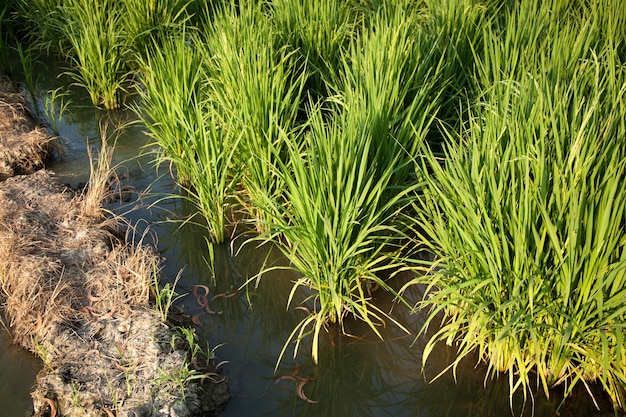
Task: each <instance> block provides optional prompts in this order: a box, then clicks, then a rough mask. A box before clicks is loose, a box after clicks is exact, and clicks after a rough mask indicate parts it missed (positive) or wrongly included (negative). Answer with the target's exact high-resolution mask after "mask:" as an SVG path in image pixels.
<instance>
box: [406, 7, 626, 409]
mask: <svg viewBox="0 0 626 417" xmlns="http://www.w3.org/2000/svg"><path fill="white" fill-rule="evenodd" d="M523 3H525V4H523V5H520V6H518V7H517V8H514V9H513V10H511V11H510V12H509V14H508V15H507V17H506V19H504V20H503V22H504V23H503V25H505V28H504V29H503V27H502V26H500V23H496V24H494V25H493V26H491V27H488V28H487V29H486V31H485V37H484V56H483V57H478V58H477V61H478V62H479V68H480V72H479V74H478V79H479V80H480V88H481V91H482V96H481V97H480V100H478V101H477V102H476V103H470V108H469V109H468V110H467V117H466V118H465V119H464V120H463V123H462V125H461V127H460V128H459V130H458V131H456V132H455V131H452V130H446V131H445V134H446V137H447V140H446V143H445V146H444V153H443V158H442V159H441V158H439V157H438V156H437V155H435V154H434V153H433V152H432V151H430V150H429V149H426V148H425V149H424V158H423V159H422V162H421V164H420V172H423V173H427V174H425V175H424V176H423V178H424V180H425V181H426V183H427V186H426V188H425V190H424V192H423V194H420V195H419V196H418V200H417V202H416V204H415V207H414V208H415V211H416V213H417V215H416V216H415V218H414V221H415V225H416V231H417V234H418V235H420V236H421V240H420V244H421V245H424V246H425V247H426V248H428V250H429V251H430V252H432V253H433V254H434V255H435V261H434V262H432V263H430V264H428V265H427V266H428V268H427V271H426V272H427V273H426V274H425V275H424V276H422V277H420V278H418V279H416V280H415V281H414V282H415V283H423V284H426V285H428V294H427V297H426V298H425V299H424V301H423V302H422V303H421V305H420V307H422V308H429V309H431V313H430V315H429V317H428V322H427V325H428V324H430V325H433V326H435V325H439V324H440V325H441V327H440V328H438V330H436V332H435V335H434V336H433V337H432V338H431V339H430V340H429V342H428V343H427V345H426V348H425V351H424V361H426V360H427V359H428V357H429V355H430V353H431V352H432V350H433V349H434V348H435V346H436V345H437V344H438V343H440V342H446V343H448V344H454V345H455V346H457V347H458V352H459V355H458V357H457V359H455V361H454V362H453V364H452V365H451V366H452V367H455V366H456V364H458V363H459V362H460V361H461V359H462V358H463V357H465V356H467V355H468V354H470V353H471V352H478V354H479V355H480V357H481V358H482V359H483V360H485V361H486V362H487V363H488V365H489V369H490V371H491V373H492V374H494V375H495V374H498V373H500V372H507V373H508V377H509V381H510V392H511V395H512V394H513V393H514V392H515V391H517V390H520V389H521V390H523V391H524V392H525V393H526V392H529V391H530V390H531V388H532V387H533V386H537V387H538V388H540V389H543V390H544V391H545V393H546V395H549V391H550V389H551V388H552V387H554V386H556V385H563V386H564V387H565V392H566V394H567V393H569V392H571V390H572V389H573V388H574V387H575V386H576V385H577V384H585V385H586V384H589V383H591V382H598V383H600V384H601V385H602V386H603V388H604V389H605V391H606V392H607V393H608V395H609V396H610V398H611V400H612V401H613V403H614V405H615V406H616V407H621V408H624V406H625V405H626V403H625V398H624V389H625V388H626V376H625V375H624V369H625V367H626V350H625V349H624V339H625V337H626V330H625V327H624V323H625V319H626V304H624V297H626V289H625V286H624V284H625V283H626V232H625V231H626V187H625V186H624V184H625V182H624V181H625V180H626V148H625V147H624V145H623V138H624V137H625V134H626V123H625V122H624V120H626V119H625V116H626V97H625V94H626V71H625V68H626V67H625V66H624V62H623V60H622V58H623V56H620V54H619V48H616V46H618V45H615V44H612V42H611V41H608V40H606V38H604V35H603V34H602V30H601V29H600V27H601V25H600V24H599V23H600V22H601V21H603V18H602V16H605V15H603V13H604V12H605V10H606V13H614V12H617V11H616V10H614V9H611V7H608V6H607V5H601V6H597V8H595V9H593V10H590V9H584V10H583V11H582V12H579V11H576V10H574V11H572V10H567V13H565V12H563V14H562V15H558V14H557V16H556V17H555V15H554V14H553V11H550V12H548V11H547V8H545V6H542V4H541V2H523ZM529 6H532V7H529ZM572 13H579V14H578V15H572ZM620 13H621V14H620ZM623 15H624V12H617V14H616V16H622V17H621V18H623ZM583 17H584V18H583ZM605 17H606V16H605ZM621 18H620V19H621ZM616 20H619V19H616ZM539 28H541V30H540V31H539V32H537V30H538V29H539ZM614 29H616V28H614ZM538 33H541V34H542V36H541V37H540V36H539V35H538ZM622 38H623V35H622ZM613 39H615V38H613ZM620 42H622V41H621V40H620ZM516 57H518V58H519V59H517V58H516ZM511 62H517V63H516V64H515V65H511V64H510V63H511ZM422 331H425V329H423V330H422Z"/></svg>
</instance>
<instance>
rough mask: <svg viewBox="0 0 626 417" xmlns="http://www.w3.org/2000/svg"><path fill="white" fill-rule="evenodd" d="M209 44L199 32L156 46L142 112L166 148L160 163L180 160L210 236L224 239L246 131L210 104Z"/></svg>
mask: <svg viewBox="0 0 626 417" xmlns="http://www.w3.org/2000/svg"><path fill="white" fill-rule="evenodd" d="M203 48H205V45H204V44H203V42H202V40H201V39H200V37H199V36H197V35H196V34H188V35H185V34H183V35H182V36H177V37H176V38H174V39H172V40H171V41H170V42H165V43H164V44H163V45H162V47H161V48H157V49H155V51H154V52H153V53H152V54H151V55H150V57H148V58H147V59H146V60H145V63H144V64H142V65H143V67H144V74H143V85H144V88H145V90H144V91H143V92H142V93H141V95H142V99H143V100H142V107H141V108H138V109H137V111H138V114H139V115H140V117H141V118H142V119H143V120H144V122H145V123H146V126H147V127H148V129H149V131H150V134H151V135H152V137H153V138H154V139H155V140H156V142H157V143H158V144H159V145H160V146H161V148H162V149H163V152H162V153H161V154H160V156H159V157H158V161H159V163H163V162H166V161H167V162H170V163H173V164H174V166H175V167H176V170H177V174H178V178H179V183H180V184H181V186H183V187H184V188H185V190H186V191H187V193H188V198H190V200H191V201H192V202H193V203H194V204H195V205H196V206H197V208H198V210H199V212H200V214H202V215H203V216H204V218H205V219H206V223H207V228H208V231H209V240H211V241H214V242H218V243H221V242H223V241H224V240H225V239H226V232H225V228H226V224H227V222H228V216H229V215H230V209H229V204H230V201H231V200H232V198H233V197H232V196H233V194H234V191H235V187H236V184H237V179H238V177H239V175H240V174H239V173H240V171H241V170H240V169H238V168H237V161H236V160H235V157H236V156H237V152H238V147H239V142H240V137H241V135H242V133H238V132H237V131H236V130H235V129H233V128H232V123H231V122H230V121H229V119H228V115H226V114H225V115H222V116H220V117H218V115H217V114H216V113H215V112H213V111H212V110H211V108H210V104H209V99H210V96H209V93H208V88H207V83H208V81H207V75H206V71H207V70H206V64H205V61H206V60H207V59H208V58H207V57H205V54H204V53H203Z"/></svg>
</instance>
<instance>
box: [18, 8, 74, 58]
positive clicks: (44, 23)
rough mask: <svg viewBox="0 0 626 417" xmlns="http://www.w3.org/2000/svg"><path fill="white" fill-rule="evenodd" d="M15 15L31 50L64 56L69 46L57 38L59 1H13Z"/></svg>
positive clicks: (61, 38) (60, 38) (59, 37)
mask: <svg viewBox="0 0 626 417" xmlns="http://www.w3.org/2000/svg"><path fill="white" fill-rule="evenodd" d="M13 3H14V7H15V12H16V13H15V15H16V18H17V19H18V20H19V22H20V23H21V24H22V25H23V27H24V29H25V32H26V36H27V40H28V42H29V45H31V46H32V47H33V48H37V49H41V50H45V51H47V52H50V53H57V54H59V55H61V56H65V53H66V52H67V51H68V49H69V48H68V47H69V45H67V44H66V43H64V38H63V37H61V36H59V31H58V19H59V18H60V16H59V12H60V10H59V6H60V5H61V3H62V2H61V0H13Z"/></svg>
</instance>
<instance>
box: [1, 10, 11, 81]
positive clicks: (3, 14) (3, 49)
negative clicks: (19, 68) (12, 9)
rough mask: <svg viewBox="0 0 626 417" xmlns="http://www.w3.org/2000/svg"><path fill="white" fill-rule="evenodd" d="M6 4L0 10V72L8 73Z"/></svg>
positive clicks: (7, 16)
mask: <svg viewBox="0 0 626 417" xmlns="http://www.w3.org/2000/svg"><path fill="white" fill-rule="evenodd" d="M10 5H11V4H10V3H7V4H6V5H5V6H4V7H2V8H0V72H8V71H9V66H10V65H9V45H8V42H7V40H8V29H7V26H8V21H9V6H10Z"/></svg>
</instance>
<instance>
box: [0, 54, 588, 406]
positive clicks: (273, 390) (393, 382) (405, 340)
mask: <svg viewBox="0 0 626 417" xmlns="http://www.w3.org/2000/svg"><path fill="white" fill-rule="evenodd" d="M58 72H59V70H58V68H55V67H54V65H49V66H48V67H47V68H46V69H42V71H41V73H39V75H38V80H39V85H40V86H41V88H42V90H41V92H40V93H38V94H40V95H43V94H45V91H47V90H49V89H52V88H56V87H57V86H59V85H64V83H67V80H64V79H63V78H57V77H56V74H57V73H58ZM78 94H79V95H78V96H77V97H78V98H76V97H74V103H73V105H72V106H71V107H70V109H69V111H68V113H67V114H66V116H65V118H64V119H63V123H62V124H61V127H60V134H61V135H62V137H63V138H64V139H65V141H66V143H65V146H66V148H67V151H66V153H65V155H64V158H63V161H62V162H59V163H57V164H55V165H54V166H52V167H51V169H52V171H54V172H55V173H56V174H57V176H58V177H60V178H61V179H62V181H64V182H66V183H68V184H70V185H72V186H77V185H78V184H80V183H84V182H86V181H87V179H88V174H89V161H88V158H87V148H88V147H93V148H94V149H97V148H98V146H99V144H100V141H101V135H100V128H99V126H102V125H107V126H108V128H107V131H108V132H109V133H112V131H113V128H115V127H116V126H120V125H123V124H125V122H128V121H130V120H132V114H131V113H130V112H118V113H107V112H101V111H98V110H95V109H93V107H92V106H90V105H89V103H88V101H87V99H86V97H85V95H84V94H82V95H80V94H81V93H80V92H79V93H78ZM119 133H120V134H119V137H117V143H116V151H115V158H114V159H115V163H116V164H119V169H118V172H119V173H120V174H121V175H122V176H123V178H124V181H127V182H128V183H129V184H131V185H132V186H134V187H136V189H137V190H139V191H141V190H145V189H147V188H149V189H150V190H151V194H145V193H144V194H135V195H133V198H132V200H131V201H130V202H126V203H123V202H117V203H113V204H111V205H110V206H109V208H111V209H112V210H114V211H116V212H119V213H126V215H127V218H128V219H129V220H130V221H131V223H132V224H134V225H135V226H136V227H137V233H136V235H135V236H136V238H137V239H139V238H143V240H144V242H146V243H152V244H154V245H155V246H156V247H157V248H158V249H159V251H160V253H161V254H162V256H163V257H164V259H165V260H166V261H165V263H164V268H163V279H164V280H168V281H170V282H172V281H173V280H174V279H175V277H177V276H179V275H180V281H179V282H178V287H177V289H178V292H179V293H181V294H185V293H189V292H191V291H192V288H193V286H194V285H207V286H208V287H209V288H210V291H211V294H212V295H216V294H233V293H234V292H235V290H236V289H237V288H239V287H240V286H241V285H242V284H243V283H244V282H246V281H247V280H250V279H253V278H254V277H255V276H256V274H257V273H258V271H259V268H260V266H261V265H262V264H263V263H264V262H266V263H268V264H270V265H276V266H285V265H286V262H285V259H284V258H283V257H282V256H280V254H279V253H277V252H276V251H275V250H274V251H273V250H271V249H270V248H256V247H254V246H253V245H249V246H245V247H243V248H242V247H240V246H239V244H238V243H237V242H234V243H233V244H232V245H219V246H216V247H215V251H214V256H215V259H216V262H215V269H214V270H211V269H209V268H208V267H207V264H206V262H205V260H206V259H208V258H209V253H208V250H207V245H206V241H205V238H204V230H203V229H202V227H199V226H196V225H194V224H193V223H186V224H184V225H183V224H182V223H180V221H182V220H184V219H186V218H187V217H188V216H189V214H190V213H191V212H192V211H193V209H192V208H191V207H190V205H189V203H188V202H186V201H185V200H184V199H180V198H179V199H165V200H162V199H161V197H162V196H164V195H169V194H172V193H175V192H176V187H175V183H174V181H173V180H172V178H171V176H170V175H169V174H168V172H167V170H165V171H163V172H160V173H159V175H157V173H156V171H155V169H154V167H152V166H151V164H150V162H151V159H152V156H151V155H149V154H147V155H142V156H139V157H138V154H139V153H140V151H141V150H142V149H143V150H146V149H145V145H146V144H147V143H148V138H147V137H146V136H145V135H144V133H143V132H142V130H141V126H139V125H134V126H131V127H126V128H125V129H123V130H121V131H120V132H119ZM157 202H158V204H156V203H157ZM154 204H156V205H154ZM131 208H132V209H133V210H130V209H131ZM177 221H178V222H177ZM146 231H148V232H149V233H148V234H146V233H145V232H146ZM296 278H297V275H296V274H295V273H294V272H291V271H286V270H280V269H278V270H275V271H273V272H272V273H268V274H266V276H264V277H263V278H262V279H261V280H260V281H259V282H258V285H256V286H254V285H252V286H249V287H248V288H249V289H248V291H240V292H238V293H237V294H236V295H235V296H233V297H230V298H227V297H220V298H217V299H215V300H213V301H212V304H211V308H212V309H213V310H215V311H217V312H218V313H217V314H211V315H208V314H205V315H203V316H200V317H199V320H200V322H201V324H202V325H201V326H198V327H197V329H196V331H197V333H198V335H199V337H200V339H201V341H202V343H203V344H204V343H207V344H208V346H209V349H215V355H216V357H217V358H216V362H222V361H223V364H222V365H221V366H220V369H221V372H222V373H223V374H224V375H227V376H228V377H229V379H230V382H231V386H230V387H231V391H232V395H233V398H232V400H231V401H230V402H229V403H228V405H227V407H226V409H225V410H224V412H223V413H222V416H224V417H235V416H302V417H305V416H306V417H309V416H310V417H321V416H324V417H329V416H330V417H332V416H342V417H348V416H372V417H383V416H393V417H405V416H406V417H409V416H424V417H427V416H428V417H431V416H432V417H434V416H446V415H449V416H480V417H488V416H510V415H511V414H512V413H511V406H510V403H509V397H508V381H507V380H506V378H500V379H499V380H496V381H489V382H488V383H487V384H486V385H485V383H484V378H485V369H484V367H482V366H476V365H475V363H474V362H473V361H471V360H468V361H465V362H464V363H463V364H462V365H461V366H460V367H459V369H458V372H457V378H456V381H455V378H454V377H453V375H452V373H451V372H447V373H445V374H443V376H441V377H440V378H439V379H437V380H436V381H434V382H428V381H430V380H431V379H432V378H433V377H434V376H436V375H437V374H438V373H439V372H440V371H441V370H443V369H444V368H445V367H446V365H447V364H449V363H450V362H451V361H452V360H453V359H454V352H453V351H452V350H451V349H450V348H447V347H445V346H440V347H438V348H437V349H436V351H435V352H434V353H433V354H432V355H431V357H430V359H429V362H428V365H427V368H426V370H425V371H424V372H423V370H422V365H421V364H422V351H423V345H424V343H425V341H424V339H418V340H416V339H415V336H414V335H407V334H405V333H404V332H403V331H402V330H400V328H399V327H398V326H395V325H392V324H390V325H389V326H387V327H385V328H380V332H381V333H382V335H383V336H384V340H385V341H384V342H383V341H381V340H380V339H379V338H378V337H377V336H376V335H375V334H374V333H373V332H372V331H371V329H369V328H367V326H364V325H363V324H362V323H357V322H348V323H347V324H346V329H345V330H346V332H347V333H349V334H350V336H345V335H342V334H341V333H340V332H339V331H338V330H337V329H329V332H328V333H325V335H324V336H323V338H322V340H321V344H320V352H319V353H320V355H319V364H317V365H316V364H314V363H313V362H312V360H311V358H310V346H309V345H307V343H309V342H310V340H309V339H305V341H304V342H303V345H302V346H301V347H300V351H299V353H298V355H297V357H296V358H295V359H294V358H293V344H292V345H290V346H288V347H287V349H286V351H285V353H284V356H283V359H282V361H281V362H280V363H279V364H278V365H277V359H278V357H279V356H280V353H281V350H282V349H283V346H284V343H285V341H286V340H287V338H288V337H289V334H290V332H291V330H292V329H293V328H294V326H295V325H296V324H297V323H298V322H299V320H301V319H302V318H304V312H303V311H301V310H298V309H293V308H291V309H287V308H286V305H285V303H286V300H287V298H288V295H289V291H290V290H291V285H292V282H293V281H294V280H295V279H296ZM401 284H402V281H401V278H399V280H398V282H395V283H394V285H397V286H400V285H401ZM420 295H421V294H420V292H419V289H418V288H413V289H411V290H410V291H409V292H408V294H407V298H408V299H409V301H411V302H415V301H417V300H418V299H419V297H420ZM303 296H304V295H303V294H302V293H299V294H297V295H296V303H294V305H293V306H296V305H297V299H298V297H300V298H301V297H303ZM375 297H377V300H376V303H377V305H378V306H380V307H381V308H382V309H383V310H385V311H390V312H391V315H392V316H393V318H394V319H395V320H397V321H398V322H400V323H401V324H402V325H403V326H405V327H406V328H408V329H412V330H413V331H416V329H418V328H419V327H420V324H421V321H422V320H424V317H423V316H421V315H417V314H412V313H411V312H410V310H409V309H408V308H407V307H405V306H402V305H396V304H394V303H393V300H391V299H390V298H389V296H388V295H387V294H378V293H376V294H375ZM177 306H178V307H180V308H182V309H184V310H185V312H187V313H188V314H190V315H192V316H193V315H197V314H201V312H202V310H201V308H200V306H199V305H197V302H196V301H195V298H194V297H193V296H191V295H187V296H184V297H183V298H181V299H180V300H179V301H178V302H177ZM7 340H8V339H7V335H6V332H4V333H3V335H2V338H1V339H0V343H3V345H2V346H1V347H0V349H1V350H0V352H2V353H1V354H0V361H2V365H1V367H0V369H1V371H0V387H3V388H2V389H0V404H2V405H5V404H11V408H10V409H3V410H2V413H1V414H2V415H3V416H7V417H12V416H16V417H18V416H19V417H22V416H24V415H25V414H27V413H28V411H29V410H30V407H31V406H30V401H29V397H28V391H29V389H30V386H31V385H32V382H33V378H34V375H35V373H36V371H37V369H38V366H39V365H38V363H37V361H36V360H35V359H34V358H33V357H32V356H31V355H30V354H27V353H26V352H22V351H20V350H19V349H16V348H15V347H9V346H8V342H7ZM424 374H426V376H427V377H428V378H425V375H424ZM427 379H428V380H427ZM298 388H300V390H301V392H300V393H298ZM307 399H308V400H309V401H307ZM558 401H559V399H558V398H552V400H551V401H548V400H545V399H541V398H539V397H538V398H537V399H536V400H535V404H534V415H535V416H538V417H541V416H552V415H554V410H555V407H556V405H557V404H558ZM521 404H522V401H521V400H516V406H515V407H514V408H515V409H516V413H515V414H516V415H531V412H532V408H533V407H531V400H529V401H528V404H527V407H526V408H525V409H522V408H520V407H518V406H521ZM573 409H574V410H575V411H573V412H571V413H569V414H568V413H565V412H564V413H563V414H562V415H576V416H587V415H592V414H593V413H592V411H591V410H592V408H590V403H589V401H586V400H584V399H582V400H580V402H578V400H577V402H576V406H575V407H573Z"/></svg>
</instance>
